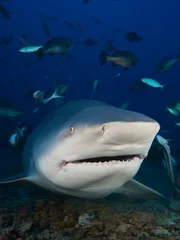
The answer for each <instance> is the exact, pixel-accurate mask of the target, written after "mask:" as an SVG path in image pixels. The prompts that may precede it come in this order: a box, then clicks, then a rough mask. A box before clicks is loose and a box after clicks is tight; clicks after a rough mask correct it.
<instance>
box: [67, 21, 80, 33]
mask: <svg viewBox="0 0 180 240" xmlns="http://www.w3.org/2000/svg"><path fill="white" fill-rule="evenodd" d="M64 24H65V25H66V27H68V28H71V29H73V30H75V31H76V32H79V29H78V27H76V26H75V25H74V24H73V23H72V22H69V21H64Z"/></svg>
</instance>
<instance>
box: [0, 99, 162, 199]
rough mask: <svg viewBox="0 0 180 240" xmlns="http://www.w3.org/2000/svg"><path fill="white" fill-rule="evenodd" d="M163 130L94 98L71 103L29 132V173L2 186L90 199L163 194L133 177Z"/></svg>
mask: <svg viewBox="0 0 180 240" xmlns="http://www.w3.org/2000/svg"><path fill="white" fill-rule="evenodd" d="M159 129H160V125H159V123H158V122H156V121H155V120H153V119H151V118H149V117H147V116H145V115H143V114H140V113H137V112H132V111H128V110H123V109H119V108H116V107H114V106H111V105H109V104H107V103H104V102H99V101H94V100H76V101H70V102H67V103H66V104H64V105H63V106H61V107H58V108H56V109H55V110H53V111H52V113H50V114H49V115H48V116H47V117H46V118H45V119H44V120H43V121H42V123H40V125H39V126H37V128H36V129H35V130H34V131H33V132H32V133H31V134H30V136H29V137H28V140H27V142H26V145H25V149H24V153H23V163H24V173H23V174H22V175H21V176H16V177H12V178H11V179H10V178H9V179H4V180H3V181H1V184H8V183H13V182H20V181H29V182H31V183H34V184H35V185H38V186H40V187H42V188H45V189H47V190H49V191H51V192H55V193H62V194H67V195H71V196H76V197H82V198H87V199H98V198H103V197H106V196H108V195H110V194H111V193H121V194H125V195H128V196H134V197H140V198H141V197H143V198H146V199H147V198H151V199H152V198H153V199H154V198H164V196H163V195H162V194H161V193H159V192H157V191H155V190H153V189H151V188H149V187H147V186H145V185H143V184H142V183H140V182H138V181H136V180H134V179H133V178H134V176H135V175H136V173H137V172H138V170H139V168H140V166H141V164H142V162H143V160H144V159H145V158H146V156H147V155H148V152H149V149H150V147H151V144H152V142H153V140H154V138H155V136H156V134H157V133H158V131H159Z"/></svg>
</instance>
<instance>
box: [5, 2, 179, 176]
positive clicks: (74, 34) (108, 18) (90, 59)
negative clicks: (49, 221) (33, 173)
mask: <svg viewBox="0 0 180 240" xmlns="http://www.w3.org/2000/svg"><path fill="white" fill-rule="evenodd" d="M0 2H1V3H2V4H3V6H4V7H5V8H7V9H8V11H9V16H10V19H9V20H7V19H5V18H3V17H2V18H1V20H0V29H1V33H0V36H1V38H3V37H7V36H8V35H10V34H12V36H13V40H12V43H11V44H10V45H8V46H7V47H4V45H2V44H1V46H0V59H1V63H0V66H1V88H0V96H1V97H2V98H4V99H6V100H8V101H10V102H12V103H13V104H15V105H16V106H17V107H18V109H21V110H22V111H23V112H24V115H23V116H20V117H18V118H9V119H7V118H5V119H4V118H3V119H0V122H1V124H0V131H1V142H2V149H1V150H2V157H1V161H2V162H3V163H2V166H3V167H2V168H1V169H0V170H1V175H2V176H4V175H6V173H7V172H13V171H15V170H14V169H16V170H17V169H18V164H17V161H18V162H20V161H19V160H17V159H19V153H14V152H13V153H12V152H11V151H10V149H11V146H9V147H3V145H4V142H5V141H8V138H9V136H10V134H11V132H12V131H13V129H14V128H15V127H16V125H17V122H19V121H24V122H26V123H28V124H29V125H30V126H31V128H32V129H34V128H35V127H36V126H37V125H38V124H39V123H40V122H41V121H42V119H43V118H44V116H45V114H46V113H48V112H49V111H51V110H52V109H53V108H55V106H54V103H53V102H51V103H49V104H47V105H38V104H37V103H36V101H35V100H34V99H33V98H28V97H27V96H26V94H27V92H28V91H29V90H31V89H35V90H47V89H49V88H52V87H53V86H54V81H55V79H56V78H58V79H60V81H61V82H62V83H65V84H69V85H70V88H69V89H68V91H67V95H66V98H67V100H75V99H89V98H90V96H91V93H92V85H91V84H90V83H89V82H91V81H94V80H96V79H98V80H99V85H98V87H97V90H96V92H95V95H94V98H93V99H95V100H100V101H105V102H108V103H110V104H112V105H114V106H117V107H119V105H120V104H122V103H123V102H125V101H127V100H129V101H130V105H129V106H128V109H129V110H133V111H137V112H141V113H144V114H146V115H148V116H150V117H152V118H154V119H156V120H157V121H158V122H159V123H160V125H161V129H162V130H164V131H169V132H168V133H166V135H165V137H167V138H168V139H172V140H173V141H172V149H175V151H174V154H175V157H177V161H179V160H178V158H179V156H178V153H177V152H178V150H179V131H180V129H179V128H178V127H177V126H176V127H175V123H174V122H175V121H178V119H179V118H178V117H176V116H173V115H171V114H170V113H169V112H168V111H167V109H166V108H167V106H169V105H171V104H172V102H174V101H178V100H179V83H178V81H179V74H180V73H179V69H180V64H179V63H177V64H176V65H175V66H174V67H172V68H170V69H169V71H168V72H155V71H154V69H155V67H156V65H157V64H158V63H159V62H160V61H161V60H163V59H165V58H167V57H175V56H176V55H177V54H179V42H180V34H179V23H180V15H179V8H180V2H179V1H177V0H172V1H168V0H164V1H158V2H157V1H155V0H147V1H141V0H136V1H134V0H119V1H113V0H89V2H88V3H87V4H82V2H83V1H81V0H76V1H75V0H60V1H58V0H54V1H50V0H46V1H42V0H39V1H22V0H14V1H13V0H9V1H0ZM40 14H42V15H43V18H44V20H45V21H46V24H47V26H48V28H49V30H50V35H49V36H45V35H44V30H43V26H42V19H41V17H40ZM90 16H92V17H95V18H98V19H100V20H101V22H102V24H96V23H95V22H93V21H92V20H91V19H90ZM64 21H68V22H71V23H73V24H75V25H76V24H77V23H79V24H80V25H81V26H82V28H83V29H84V34H83V33H82V32H78V31H75V30H74V29H71V28H68V27H67V26H66V25H65V24H64ZM117 27H118V28H119V29H120V30H119V31H116V28H117ZM127 32H136V33H137V34H139V35H140V36H142V38H143V41H142V42H138V43H136V42H133V43H130V42H129V41H127V39H126V38H125V34H126V33H127ZM21 34H25V35H26V36H27V39H28V40H29V41H30V42H32V43H34V44H35V45H43V44H45V42H46V41H48V40H50V39H52V38H53V37H58V36H66V37H68V38H70V39H71V40H72V42H73V48H72V50H71V51H70V54H71V56H72V57H71V58H68V57H66V56H64V57H60V56H59V55H58V54H57V55H55V56H49V55H45V56H44V58H43V60H42V61H41V62H38V61H37V57H36V56H35V55H34V54H23V53H21V52H19V49H20V47H22V45H21V44H20V41H19V39H18V36H19V35H21ZM88 37H89V38H93V39H94V40H95V41H97V45H95V46H92V47H89V46H87V45H85V44H83V43H80V44H77V43H76V42H77V41H78V40H79V39H82V38H88ZM106 40H113V42H114V45H115V47H116V49H120V50H129V51H132V52H133V53H134V54H135V55H137V57H138V59H139V61H138V63H137V65H136V66H134V67H132V68H129V69H128V70H124V68H123V67H121V66H117V67H112V66H111V63H107V64H105V65H104V66H100V64H99V54H100V52H101V51H102V49H103V44H104V42H105V41H106ZM27 62H30V63H31V66H30V67H26V65H27ZM57 62H58V64H57ZM119 73H120V77H119V78H118V81H117V80H116V76H117V74H119ZM143 77H148V78H153V79H156V80H157V81H159V82H160V83H161V84H163V85H164V84H165V87H164V89H163V90H161V89H160V88H157V89H156V88H152V87H148V88H147V89H144V90H143V91H141V92H138V93H132V92H130V91H129V90H128V86H129V85H130V84H131V83H132V82H134V81H135V80H139V79H141V78H143ZM36 107H39V108H40V110H39V111H38V112H37V113H36V114H33V113H32V111H33V109H35V108H36ZM176 155H177V156H176ZM6 163H7V164H6ZM5 165H6V166H5ZM7 166H8V169H7ZM9 166H11V168H12V169H11V170H9ZM6 169H7V170H6ZM15 172H16V171H15Z"/></svg>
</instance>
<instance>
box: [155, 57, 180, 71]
mask: <svg viewBox="0 0 180 240" xmlns="http://www.w3.org/2000/svg"><path fill="white" fill-rule="evenodd" d="M177 62H180V54H179V55H177V56H176V57H168V58H165V59H163V60H162V61H160V62H159V63H158V64H157V66H156V67H155V72H168V71H169V69H170V68H172V67H173V66H175V65H176V63H177Z"/></svg>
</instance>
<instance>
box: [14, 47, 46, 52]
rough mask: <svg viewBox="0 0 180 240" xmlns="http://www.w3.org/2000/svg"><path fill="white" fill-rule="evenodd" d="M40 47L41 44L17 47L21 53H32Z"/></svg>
mask: <svg viewBox="0 0 180 240" xmlns="http://www.w3.org/2000/svg"><path fill="white" fill-rule="evenodd" d="M40 48H42V46H26V47H23V48H21V49H19V51H20V52H22V53H33V52H36V51H38V50H39V49H40Z"/></svg>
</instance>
